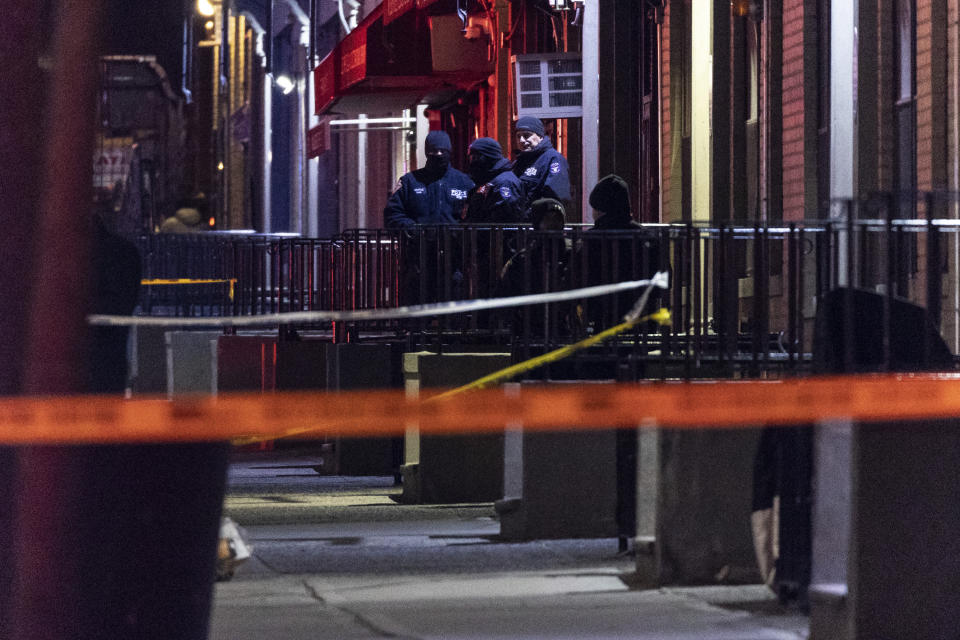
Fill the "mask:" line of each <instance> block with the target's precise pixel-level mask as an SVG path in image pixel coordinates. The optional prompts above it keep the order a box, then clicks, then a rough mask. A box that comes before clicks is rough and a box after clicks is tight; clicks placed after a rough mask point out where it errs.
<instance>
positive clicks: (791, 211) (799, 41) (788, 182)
mask: <svg viewBox="0 0 960 640" xmlns="http://www.w3.org/2000/svg"><path fill="white" fill-rule="evenodd" d="M784 5H785V6H784V8H783V71H782V73H783V75H782V79H783V80H782V81H783V93H782V96H783V97H782V101H783V102H782V105H783V107H782V108H783V219H784V220H802V219H803V217H804V205H805V200H804V185H805V180H804V175H805V167H804V93H803V86H804V68H803V44H804V42H803V29H804V23H803V19H804V6H803V3H801V2H792V3H784Z"/></svg>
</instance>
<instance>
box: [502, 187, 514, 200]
mask: <svg viewBox="0 0 960 640" xmlns="http://www.w3.org/2000/svg"><path fill="white" fill-rule="evenodd" d="M512 193H513V192H511V191H510V187H509V186H507V185H503V186H502V187H500V195H501V196H503V197H504V198H507V199H509V198H510V196H511V195H512Z"/></svg>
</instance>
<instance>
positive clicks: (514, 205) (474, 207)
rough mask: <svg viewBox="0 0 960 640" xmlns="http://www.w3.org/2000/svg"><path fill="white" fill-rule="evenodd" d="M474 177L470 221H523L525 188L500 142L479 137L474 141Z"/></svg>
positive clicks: (471, 171)
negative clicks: (522, 186) (512, 169)
mask: <svg viewBox="0 0 960 640" xmlns="http://www.w3.org/2000/svg"><path fill="white" fill-rule="evenodd" d="M469 151H470V177H471V178H472V179H473V181H474V182H475V183H476V184H477V186H476V188H475V189H474V190H473V192H472V193H471V194H470V201H469V202H468V204H467V218H466V221H467V222H521V221H523V220H524V217H523V210H522V201H523V199H522V198H523V191H522V188H521V186H520V180H519V179H518V178H517V176H515V175H513V172H512V171H511V170H510V169H511V166H512V165H511V163H510V161H509V160H507V159H506V158H504V157H503V149H502V148H501V147H500V143H499V142H497V141H496V140H494V139H493V138H477V139H476V140H474V141H473V142H471V143H470V150H469Z"/></svg>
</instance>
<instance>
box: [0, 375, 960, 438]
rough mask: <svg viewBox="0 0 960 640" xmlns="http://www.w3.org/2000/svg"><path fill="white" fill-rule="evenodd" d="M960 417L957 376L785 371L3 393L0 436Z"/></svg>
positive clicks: (247, 434) (452, 430)
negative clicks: (412, 386)
mask: <svg viewBox="0 0 960 640" xmlns="http://www.w3.org/2000/svg"><path fill="white" fill-rule="evenodd" d="M958 418H960V374H885V375H864V376H842V377H840V376H838V377H828V378H806V379H791V380H784V381H748V382H746V381H709V382H657V383H634V384H610V385H595V384H594V385H582V386H572V385H562V386H556V387H551V386H550V385H530V386H524V387H522V388H521V389H520V390H519V391H512V390H511V391H510V392H505V391H504V390H503V389H478V390H474V391H473V392H472V393H466V394H460V395H457V396H455V397H448V398H445V399H437V400H419V399H410V398H407V397H406V395H405V393H404V392H403V391H402V390H385V391H356V392H350V391H347V392H316V393H308V392H280V393H269V394H260V393H251V394H235V395H232V394H224V395H221V396H216V397H214V396H197V397H179V398H176V399H173V400H169V399H167V398H165V397H163V398H161V397H145V398H133V399H123V398H120V397H104V396H59V397H43V398H36V397H14V398H5V399H3V400H0V444H4V445H25V444H90V443H120V442H126V443H133V442H139V443H145V442H191V441H193V442H197V441H227V440H233V439H236V438H251V437H253V438H260V439H276V438H281V437H284V436H288V435H291V434H295V435H298V436H310V435H316V436H321V435H330V434H338V435H348V436H365V437H366V436H398V435H402V434H403V433H404V431H405V428H406V425H408V424H411V423H416V424H418V426H419V429H420V431H421V432H422V433H444V434H456V433H479V432H489V431H499V430H502V429H503V428H504V426H505V425H517V424H520V425H522V426H523V428H524V429H529V430H571V429H603V428H612V427H636V426H647V427H654V426H659V427H664V428H717V429H728V428H743V427H755V426H763V425H801V424H808V423H814V422H819V421H823V420H831V419H849V420H852V421H858V422H876V421H891V422H892V421H914V420H930V419H958Z"/></svg>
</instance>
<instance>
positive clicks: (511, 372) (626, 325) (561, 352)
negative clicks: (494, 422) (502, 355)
mask: <svg viewBox="0 0 960 640" xmlns="http://www.w3.org/2000/svg"><path fill="white" fill-rule="evenodd" d="M647 321H654V322H656V323H657V324H661V325H668V324H670V312H669V311H668V310H667V309H660V310H658V311H656V312H655V313H651V314H649V315H646V316H643V317H640V318H636V319H634V320H627V321H625V322H621V323H620V324H618V325H616V326H614V327H610V328H609V329H607V330H606V331H601V332H600V333H598V334H596V335H593V336H590V337H589V338H586V339H584V340H581V341H580V342H574V343H573V344H569V345H566V346H564V347H560V348H559V349H554V350H553V351H550V352H548V353H545V354H543V355H540V356H537V357H535V358H530V359H529V360H526V361H524V362H518V363H517V364H514V365H511V366H509V367H506V368H505V369H501V370H500V371H495V372H493V373H491V374H489V375H486V376H484V377H482V378H479V379H477V380H474V381H473V382H470V383H467V384H465V385H463V386H462V387H457V388H456V389H451V390H450V391H446V392H444V393H442V394H440V395H438V396H433V397H432V398H431V400H433V401H435V400H441V399H444V398H449V397H452V396H455V395H459V394H461V393H464V392H466V391H474V390H476V389H486V388H487V387H492V386H494V385H497V384H500V383H501V382H506V381H507V380H510V379H512V378H515V377H517V376H518V375H520V374H522V373H527V372H529V371H532V370H534V369H536V368H538V367H542V366H543V365H545V364H550V363H553V362H559V361H560V360H563V359H564V358H567V357H569V356H571V355H573V354H574V353H576V352H577V351H581V350H583V349H586V348H587V347H591V346H593V345H595V344H599V343H601V342H603V341H604V340H607V339H608V338H612V337H614V336H616V335H619V334H621V333H623V332H624V331H629V330H630V329H632V328H633V327H635V326H637V325H638V324H640V323H641V322H647Z"/></svg>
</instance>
